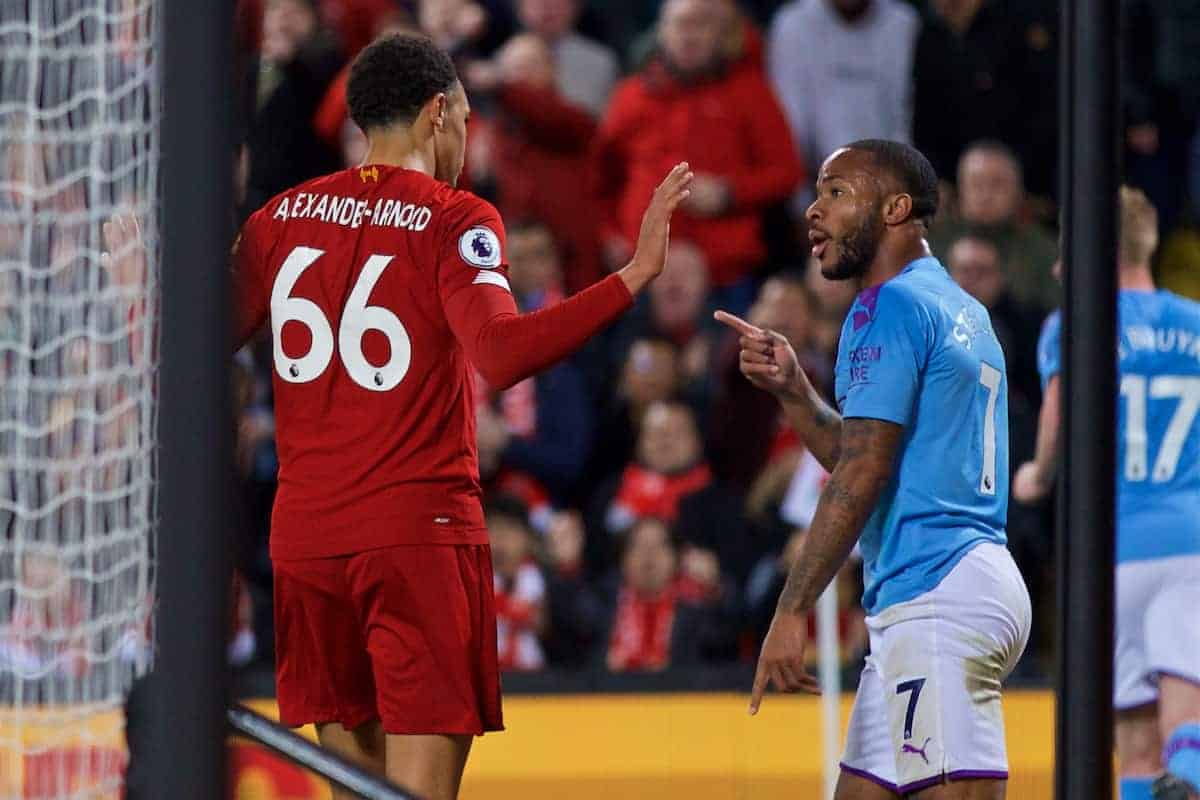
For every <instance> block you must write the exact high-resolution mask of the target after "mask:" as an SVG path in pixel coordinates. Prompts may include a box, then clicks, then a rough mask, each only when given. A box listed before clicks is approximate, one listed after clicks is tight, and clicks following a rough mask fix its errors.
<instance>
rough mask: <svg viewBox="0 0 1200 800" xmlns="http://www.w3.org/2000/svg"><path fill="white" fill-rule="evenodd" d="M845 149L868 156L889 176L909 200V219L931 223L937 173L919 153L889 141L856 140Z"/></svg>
mask: <svg viewBox="0 0 1200 800" xmlns="http://www.w3.org/2000/svg"><path fill="white" fill-rule="evenodd" d="M846 147H847V148H848V149H850V150H861V151H863V152H866V153H870V154H871V155H872V156H873V157H874V159H875V166H877V167H880V168H881V169H884V170H887V171H888V172H890V173H891V174H892V177H894V178H895V179H896V180H897V181H898V182H899V183H900V187H901V189H902V190H903V191H904V192H905V193H907V194H908V195H909V196H911V197H912V201H913V211H912V213H913V216H914V217H916V218H917V219H919V220H922V221H923V222H925V223H926V224H928V223H930V222H933V218H934V216H936V215H937V210H938V178H937V171H936V170H934V168H933V165H932V164H930V163H929V159H928V158H926V157H925V155H924V154H923V153H922V152H921V151H920V150H918V149H917V148H915V147H913V146H912V145H908V144H904V142H894V141H891V140H890V139H860V140H859V141H857V142H851V143H850V144H848V145H846Z"/></svg>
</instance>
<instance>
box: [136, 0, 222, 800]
mask: <svg viewBox="0 0 1200 800" xmlns="http://www.w3.org/2000/svg"><path fill="white" fill-rule="evenodd" d="M159 11H160V14H161V19H160V23H159V24H160V26H161V27H160V34H161V38H160V42H161V45H162V49H163V55H162V59H161V65H162V66H161V69H162V73H161V76H162V86H163V92H162V95H163V116H162V131H161V135H162V173H163V190H162V232H163V246H162V262H161V264H162V266H161V269H162V287H163V294H162V313H161V316H160V330H161V334H160V342H161V348H162V351H161V364H162V366H161V373H160V394H159V421H160V424H159V445H160V458H159V477H160V481H161V483H160V492H161V494H160V515H159V529H158V536H159V544H158V559H159V571H158V587H159V599H158V609H157V626H156V634H157V640H158V654H157V659H156V662H155V669H154V671H153V672H152V674H151V683H150V691H149V693H148V700H149V708H148V712H149V715H148V716H149V719H148V723H149V725H148V733H149V735H150V736H151V737H153V742H154V743H155V744H157V745H159V746H155V747H153V749H152V750H151V752H150V753H148V754H147V755H148V759H149V761H148V767H149V770H148V775H147V777H148V786H149V787H150V789H151V790H152V791H153V792H154V796H156V797H171V798H178V799H180V800H184V799H186V798H196V799H197V800H199V799H200V798H205V800H208V799H209V798H216V797H224V796H226V776H227V770H226V758H225V742H226V735H227V734H226V723H225V708H226V705H227V703H228V678H227V675H228V670H227V666H226V662H225V646H226V641H227V638H228V635H229V627H230V623H229V614H228V598H229V591H230V589H229V587H230V583H229V581H230V556H229V551H230V542H231V536H230V534H231V531H230V526H231V519H230V513H229V497H230V487H231V477H230V471H229V464H230V453H231V438H232V430H233V429H232V421H231V409H230V385H229V381H230V373H229V363H230V349H229V348H230V346H229V339H230V333H229V329H230V325H229V318H230V314H229V293H228V283H229V279H228V272H229V249H230V243H231V240H232V237H231V233H232V225H233V214H232V208H233V203H232V199H233V195H232V182H233V151H234V141H233V113H234V105H235V102H234V97H235V96H234V91H233V76H232V66H231V65H232V56H233V45H232V36H233V34H232V31H233V4H232V2H231V0H204V2H179V1H178V0H166V1H165V2H162V3H161V4H160V6H159Z"/></svg>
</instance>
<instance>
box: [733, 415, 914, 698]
mask: <svg viewBox="0 0 1200 800" xmlns="http://www.w3.org/2000/svg"><path fill="white" fill-rule="evenodd" d="M903 435H904V428H903V427H902V426H900V425H897V424H895V423H893V422H884V421H882V420H876V419H861V418H857V417H855V418H851V419H847V420H846V421H845V423H844V425H843V431H842V445H841V454H840V456H839V458H838V462H837V466H836V467H835V468H834V470H833V474H832V475H831V476H830V478H829V482H828V483H827V484H826V485H825V489H824V490H823V491H822V492H821V499H820V501H819V502H818V504H817V511H816V514H815V515H814V516H813V522H812V525H811V526H810V527H809V529H808V534H807V535H806V536H805V537H804V542H803V544H801V546H800V552H799V553H798V554H797V556H796V560H795V562H793V564H792V567H791V571H790V572H789V573H788V578H787V583H786V584H785V585H784V589H783V592H782V593H781V594H780V595H779V604H778V606H777V607H776V609H775V618H774V620H772V622H771V629H770V631H768V633H767V638H766V640H764V642H763V646H762V652H761V653H760V655H759V657H758V669H757V670H756V671H755V675H754V690H753V694H752V695H751V698H750V713H751V714H754V713H756V712H757V711H758V706H759V703H760V702H762V696H763V692H764V691H766V688H767V684H768V683H773V684H774V685H775V688H776V689H779V690H780V691H784V692H795V691H817V690H818V687H817V683H816V680H815V679H814V678H813V677H812V676H811V675H810V674H809V673H808V672H807V670H806V669H805V666H804V649H805V646H806V644H807V642H806V639H807V633H808V614H809V612H810V611H812V609H813V608H814V607H815V606H816V602H817V598H818V597H819V596H820V595H821V592H823V591H824V590H825V587H826V586H828V585H829V582H830V581H831V580H833V577H834V576H835V575H836V574H837V571H838V570H839V569H840V568H841V566H842V564H843V563H844V562H845V561H846V558H847V557H848V556H849V555H850V551H851V550H852V549H853V548H854V543H855V542H856V541H857V540H858V537H859V535H860V534H861V533H862V529H863V526H864V525H865V524H866V522H867V519H868V518H869V517H870V516H871V514H872V512H873V511H874V510H875V505H876V503H878V502H879V496H880V494H881V493H882V492H883V489H884V487H885V486H887V484H888V481H890V480H891V478H892V475H893V473H894V470H895V462H896V454H897V453H898V452H899V450H900V442H901V439H902V438H903Z"/></svg>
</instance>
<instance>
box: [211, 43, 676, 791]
mask: <svg viewBox="0 0 1200 800" xmlns="http://www.w3.org/2000/svg"><path fill="white" fill-rule="evenodd" d="M347 103H348V105H349V107H350V115H351V117H352V118H353V119H354V121H355V122H356V123H357V124H358V126H359V127H360V128H362V129H363V130H364V131H365V132H366V134H367V138H368V140H369V149H368V152H367V155H366V158H365V160H364V163H363V165H362V166H360V167H355V168H352V169H347V170H343V171H342V172H338V173H334V174H332V175H328V176H325V177H322V178H317V179H315V180H311V181H308V182H307V183H304V184H301V185H300V186H297V187H295V188H294V189H291V190H289V191H287V192H285V193H283V194H281V195H279V196H278V197H276V198H274V199H272V200H271V201H270V202H268V203H267V204H266V205H265V206H263V208H261V209H260V210H259V211H258V212H256V213H255V214H254V215H253V216H251V217H250V219H249V220H248V221H247V222H246V225H245V227H244V228H243V229H242V234H241V237H240V239H239V242H238V245H237V247H236V249H235V256H234V273H235V274H234V288H235V292H236V300H237V305H238V311H237V333H236V336H237V340H236V344H238V345H241V344H242V343H244V342H245V341H246V340H247V339H248V338H249V337H250V336H251V335H252V334H253V333H254V332H255V330H257V329H258V328H259V327H260V326H261V325H262V324H263V323H264V322H265V321H266V320H267V318H268V316H269V318H270V321H271V330H272V334H273V339H274V364H275V369H274V373H275V375H274V384H275V413H276V418H277V431H278V434H277V435H278V449H279V464H280V468H279V492H278V495H277V497H276V501H275V509H274V515H273V519H272V526H271V557H272V560H273V562H274V566H275V618H276V637H277V645H276V647H277V655H276V658H277V665H276V681H277V688H278V697H279V708H280V714H281V717H282V719H283V721H284V722H285V723H286V724H288V725H292V726H298V725H302V724H305V723H310V722H312V723H316V725H317V731H318V734H319V736H320V740H321V743H322V744H323V745H325V746H326V747H329V748H331V749H333V750H336V751H338V752H340V753H342V754H344V755H346V756H348V757H350V758H351V759H353V760H355V761H357V762H359V763H360V764H363V765H365V766H367V767H368V768H370V769H372V770H374V771H376V772H378V773H379V774H385V775H387V776H388V777H389V778H390V779H392V780H394V781H396V782H397V783H399V784H401V785H403V786H406V787H408V788H409V789H411V790H413V791H415V792H417V793H418V794H420V795H421V796H422V797H425V798H429V800H450V798H453V797H455V796H456V795H457V793H458V786H459V781H460V778H461V776H462V771H463V767H464V765H465V763H466V759H467V754H468V752H469V750H470V747H471V741H472V737H473V736H476V735H479V734H482V733H483V732H484V731H493V730H499V729H500V728H501V727H502V722H501V714H500V678H499V671H498V669H497V666H496V661H497V656H496V620H495V615H494V610H493V598H492V573H491V559H490V556H489V552H488V546H487V541H488V537H487V531H486V529H485V527H484V520H483V511H482V507H481V502H480V488H479V480H478V466H477V459H476V451H475V411H474V403H473V395H472V387H471V381H472V377H471V376H472V370H471V366H470V365H474V367H475V368H477V369H478V370H479V372H480V373H481V374H482V375H483V376H484V378H486V380H487V382H488V384H489V385H491V386H495V387H500V388H503V387H507V386H511V385H512V384H514V383H516V382H518V381H520V380H523V379H524V378H526V377H528V376H529V375H531V374H533V373H535V372H537V371H539V370H541V369H544V368H545V367H547V366H549V365H551V364H553V363H554V362H555V361H557V360H559V359H561V358H563V357H565V356H567V355H569V354H570V353H572V352H573V351H574V350H576V349H577V348H578V347H580V346H581V345H582V344H583V343H584V342H585V341H586V340H587V339H588V338H589V337H591V336H592V335H593V334H595V333H597V332H598V331H600V330H601V329H603V328H604V327H605V326H607V325H608V324H610V323H611V322H612V321H613V320H614V319H616V318H617V317H618V316H619V315H620V314H621V313H622V312H624V311H625V310H626V309H628V308H629V307H630V305H631V304H632V302H633V296H634V295H635V294H637V293H638V292H639V291H641V290H642V289H643V288H644V287H645V286H646V284H647V283H649V281H651V280H652V279H653V278H654V277H655V276H657V275H658V274H659V272H660V271H661V270H662V267H663V261H664V259H665V256H666V249H667V241H668V224H669V221H670V217H671V212H672V211H674V209H675V207H676V206H677V205H678V204H679V202H680V201H681V200H682V199H684V198H685V197H686V196H687V194H688V185H689V183H690V181H691V177H692V176H691V172H689V170H688V167H687V165H686V164H680V165H678V166H677V167H675V169H673V170H672V171H671V172H670V173H669V174H668V175H667V177H666V179H665V180H664V181H663V183H662V185H661V186H659V187H658V189H657V190H656V191H655V193H654V196H653V197H652V198H650V203H649V206H648V208H647V210H646V213H645V218H644V220H643V224H642V230H641V237H640V239H639V241H638V246H637V252H636V253H635V254H634V257H633V259H632V260H631V261H630V262H629V264H628V265H627V266H625V267H624V268H623V269H621V270H620V271H619V272H617V273H614V274H613V275H611V276H609V277H608V278H606V279H605V280H602V281H600V282H599V283H597V284H595V285H594V286H592V287H590V288H588V289H586V290H584V291H582V292H580V293H579V294H577V295H575V296H573V297H571V298H570V299H568V300H566V301H564V302H563V303H561V304H559V305H557V306H553V307H550V308H546V309H544V310H541V311H538V312H536V313H533V314H527V315H520V314H518V313H517V309H516V305H515V303H514V301H513V297H512V294H511V293H510V291H509V286H508V280H507V278H506V271H507V270H506V264H505V259H504V247H505V244H504V226H503V224H502V223H501V221H500V217H499V215H498V214H497V212H496V209H495V208H493V207H492V206H491V205H490V204H489V203H487V202H485V201H483V200H481V199H479V198H478V197H476V196H474V195H472V194H469V193H467V192H464V191H459V190H457V189H455V183H456V181H457V179H458V175H459V172H460V171H461V170H462V166H463V154H464V150H465V144H466V122H467V116H468V115H469V113H470V105H469V103H468V101H467V97H466V95H465V93H464V92H463V87H462V85H461V84H460V83H459V81H458V79H457V77H456V75H455V70H454V66H453V64H452V63H451V61H450V59H449V57H448V56H447V55H446V54H445V53H443V52H441V51H440V50H438V49H437V48H436V47H435V46H434V45H433V44H432V43H431V42H430V41H429V40H428V39H425V38H422V37H418V36H410V35H400V36H391V37H387V38H383V39H380V40H378V41H376V42H375V43H374V44H372V45H371V46H370V47H368V48H367V49H366V50H364V51H363V52H362V53H361V54H360V56H359V57H358V59H357V61H356V62H355V63H354V65H353V67H352V69H351V73H350V79H349V84H348V89H347Z"/></svg>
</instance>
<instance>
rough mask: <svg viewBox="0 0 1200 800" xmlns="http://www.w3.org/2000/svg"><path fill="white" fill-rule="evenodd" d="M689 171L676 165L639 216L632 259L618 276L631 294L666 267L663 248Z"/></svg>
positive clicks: (688, 183) (685, 165)
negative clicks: (639, 222)
mask: <svg viewBox="0 0 1200 800" xmlns="http://www.w3.org/2000/svg"><path fill="white" fill-rule="evenodd" d="M693 177H695V176H694V175H693V174H692V171H691V168H690V167H688V163H687V162H686V161H683V162H680V163H679V164H676V165H675V167H674V168H673V169H672V170H671V171H670V172H669V173H667V177H666V178H665V179H663V182H662V183H660V184H659V185H658V188H657V189H655V190H654V196H653V197H652V198H650V205H649V206H647V207H646V211H645V213H644V214H642V228H641V232H640V233H638V241H637V247H636V249H635V250H634V253H633V259H632V260H631V261H630V262H629V263H628V264H627V265H626V266H625V267H624V268H623V269H622V270H621V271H620V272H619V273H618V274H619V275H620V276H621V277H622V279H624V281H625V285H626V286H627V287H629V291H630V293H632V294H636V293H637V292H639V291H641V290H642V288H644V287H645V285H646V284H648V283H649V282H650V281H652V280H654V279H655V278H657V277H658V276H659V274H660V273H662V271H663V266H664V265H665V264H666V263H667V245H668V244H669V242H670V239H671V236H670V234H671V215H672V214H673V213H674V212H675V209H676V208H678V207H679V204H680V203H681V202H683V201H684V200H686V199H687V197H688V195H689V194H690V193H691V190H690V188H689V187H690V186H691V183H692V178H693Z"/></svg>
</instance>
